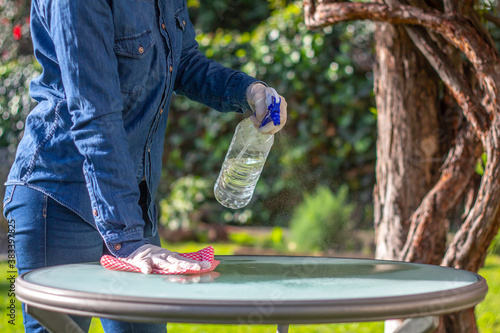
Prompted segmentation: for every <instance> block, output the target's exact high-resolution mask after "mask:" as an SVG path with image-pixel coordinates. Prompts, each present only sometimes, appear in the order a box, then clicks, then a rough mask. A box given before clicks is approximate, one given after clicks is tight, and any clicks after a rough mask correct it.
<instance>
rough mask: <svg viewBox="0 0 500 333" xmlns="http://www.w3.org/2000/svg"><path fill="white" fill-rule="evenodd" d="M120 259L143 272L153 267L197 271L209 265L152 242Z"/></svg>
mask: <svg viewBox="0 0 500 333" xmlns="http://www.w3.org/2000/svg"><path fill="white" fill-rule="evenodd" d="M120 259H121V260H123V261H125V262H127V263H129V264H132V265H134V266H135V267H137V268H139V269H140V270H141V272H142V273H144V274H149V273H151V271H152V270H153V269H154V268H157V269H163V270H167V271H170V272H178V271H182V270H186V269H190V270H193V271H199V270H202V269H207V268H210V266H211V264H210V262H208V261H196V260H193V259H189V258H184V257H182V256H180V255H179V254H178V253H176V252H172V251H169V250H167V249H164V248H161V247H159V246H156V245H152V244H144V245H142V246H141V247H139V248H138V249H137V250H135V251H134V252H132V253H131V254H130V255H129V256H128V257H127V258H120Z"/></svg>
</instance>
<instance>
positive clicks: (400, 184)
mask: <svg viewBox="0 0 500 333" xmlns="http://www.w3.org/2000/svg"><path fill="white" fill-rule="evenodd" d="M375 50H376V58H377V65H376V68H375V71H374V74H375V76H374V77H375V82H374V84H375V87H374V90H375V95H376V104H377V130H378V138H377V165H376V178H377V184H376V185H375V189H374V212H375V228H376V229H375V230H376V239H375V242H376V254H375V255H376V257H377V258H379V259H397V258H399V255H400V252H401V249H402V248H403V246H404V244H405V242H406V238H407V233H408V228H409V223H408V219H409V218H410V216H411V214H412V212H413V211H414V210H415V209H416V208H417V207H418V206H419V205H420V202H421V201H422V199H423V197H424V196H425V194H426V193H427V192H428V191H429V189H430V188H431V187H432V183H433V174H434V173H435V171H436V170H435V166H436V165H435V163H433V160H434V159H435V158H436V157H437V153H438V152H439V138H438V131H437V130H438V128H439V126H438V120H437V119H438V104H437V101H438V86H437V80H436V78H435V76H434V74H433V72H432V69H431V68H430V66H429V65H428V63H427V61H426V60H425V59H424V58H423V57H422V55H421V54H420V53H419V52H418V50H417V49H415V47H414V46H413V45H412V43H411V41H410V39H409V37H408V35H407V34H406V32H405V30H404V28H403V27H396V26H393V25H391V24H386V23H378V24H377V26H376V30H375Z"/></svg>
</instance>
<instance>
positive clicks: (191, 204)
mask: <svg viewBox="0 0 500 333" xmlns="http://www.w3.org/2000/svg"><path fill="white" fill-rule="evenodd" d="M210 191H211V186H210V183H209V182H208V181H207V180H205V179H203V178H200V177H194V176H187V177H182V178H179V179H178V180H176V181H175V182H173V183H172V186H171V191H170V195H169V196H168V197H167V198H165V199H163V200H161V201H160V209H161V218H160V223H161V224H163V225H164V226H166V227H167V228H169V229H172V230H180V229H193V228H194V225H193V224H195V223H196V221H197V219H196V218H194V216H193V214H195V213H196V212H197V211H199V210H200V209H201V205H202V204H203V203H204V202H206V198H207V196H209V195H210Z"/></svg>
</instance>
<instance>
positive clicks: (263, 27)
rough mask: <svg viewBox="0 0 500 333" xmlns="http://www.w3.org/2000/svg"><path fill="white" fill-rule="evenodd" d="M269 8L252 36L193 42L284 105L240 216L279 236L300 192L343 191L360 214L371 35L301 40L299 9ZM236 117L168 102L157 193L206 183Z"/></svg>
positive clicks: (226, 33) (370, 178)
mask: <svg viewBox="0 0 500 333" xmlns="http://www.w3.org/2000/svg"><path fill="white" fill-rule="evenodd" d="M255 5H256V6H258V3H256V4H255ZM273 8H275V9H274V10H273V11H272V12H271V14H270V16H269V17H268V18H267V19H266V17H262V20H261V23H260V24H259V25H258V26H257V27H256V28H255V29H253V30H252V31H239V30H224V29H217V30H215V31H210V32H204V31H203V30H200V31H199V34H198V41H199V43H200V49H201V50H202V51H203V52H204V53H205V54H206V55H207V56H208V57H210V58H212V59H214V60H217V61H219V62H221V63H222V64H224V65H225V66H228V67H231V68H234V69H239V70H242V71H244V72H246V73H248V74H250V75H253V76H255V77H257V78H258V79H261V80H263V81H265V82H267V83H268V84H269V85H270V86H273V87H276V89H277V90H278V91H279V92H281V93H282V94H283V95H284V96H285V98H286V100H287V103H288V110H289V116H288V121H287V125H286V127H285V130H284V131H283V132H282V133H278V134H277V135H276V138H275V144H274V147H273V148H272V150H271V153H270V155H269V157H268V161H267V162H266V165H265V166H264V170H263V173H262V175H261V179H260V180H259V183H258V184H257V188H256V191H255V194H254V198H253V200H252V201H251V203H250V204H249V206H247V209H250V210H252V212H253V217H252V219H251V220H249V222H251V223H254V224H261V225H282V226H286V225H287V223H288V220H289V219H290V216H291V211H292V207H294V206H296V205H298V204H299V203H300V201H301V200H302V191H307V190H311V189H313V188H314V187H315V186H316V184H318V183H325V184H329V185H330V186H336V185H339V184H342V183H347V184H348V185H349V187H350V188H351V190H352V191H353V195H356V196H357V199H358V200H357V201H358V202H360V205H366V204H370V201H371V191H372V186H373V183H374V168H373V170H370V169H369V170H370V171H368V172H367V171H366V170H367V166H368V167H369V166H370V165H371V166H374V163H375V138H376V134H375V130H376V128H375V127H376V115H375V114H374V113H373V110H374V109H373V105H374V101H373V96H372V84H373V83H372V79H371V72H370V69H371V65H372V56H371V53H370V51H371V36H372V35H371V32H372V25H371V24H369V23H363V22H356V23H350V24H339V25H337V26H335V27H329V28H325V29H324V30H322V31H316V32H311V31H309V30H307V28H306V27H305V25H304V23H303V12H302V8H301V4H300V3H296V2H293V3H290V4H288V5H286V6H285V7H280V6H279V5H276V7H273ZM194 19H195V20H196V18H194ZM241 26H244V24H241ZM246 116H248V114H246V115H243V116H242V115H235V114H220V113H218V112H215V111H214V110H209V109H207V108H206V107H203V106H201V105H199V104H196V103H193V102H190V101H189V100H187V99H185V98H175V99H174V101H173V108H172V110H171V112H170V115H169V117H170V119H169V121H170V125H169V128H168V130H167V135H166V137H165V153H166V157H165V163H164V165H165V168H166V169H165V171H166V172H165V173H164V178H163V184H164V185H163V187H162V188H161V190H160V191H161V193H167V192H168V187H167V184H169V183H170V182H172V181H174V180H175V179H176V178H178V177H182V176H183V175H186V174H196V175H203V176H204V177H207V179H213V181H214V182H215V179H216V177H217V174H218V172H219V170H220V167H221V165H222V162H223V159H224V156H225V153H226V151H227V149H228V147H229V143H230V141H231V138H232V135H233V133H234V129H235V127H236V125H237V123H238V122H239V121H241V120H242V119H243V117H246ZM222 214H226V212H225V211H223V212H222ZM226 215H227V214H226ZM226 220H227V219H226ZM235 222H236V221H235ZM363 223H364V225H370V224H371V219H365V218H364V217H361V216H360V217H359V218H358V220H357V224H358V225H359V224H363Z"/></svg>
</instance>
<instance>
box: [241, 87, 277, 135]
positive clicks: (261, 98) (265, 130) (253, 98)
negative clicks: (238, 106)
mask: <svg viewBox="0 0 500 333" xmlns="http://www.w3.org/2000/svg"><path fill="white" fill-rule="evenodd" d="M274 94H276V95H278V93H276V90H274V89H273V88H269V87H266V86H265V85H263V84H262V83H254V84H252V85H250V87H248V89H247V100H248V104H249V105H250V107H251V108H252V111H253V112H254V114H253V115H252V116H251V117H250V119H251V120H252V122H253V123H254V125H255V127H256V128H257V129H258V130H259V132H260V133H262V134H274V133H276V132H278V131H279V130H280V129H282V128H283V126H285V123H286V101H285V98H284V97H283V96H281V95H278V96H279V97H280V98H281V107H280V124H279V125H278V126H275V125H274V123H273V122H272V121H270V122H269V123H267V124H266V125H264V126H262V127H260V124H261V123H262V120H263V119H264V117H265V116H266V114H267V107H268V106H269V104H270V103H271V96H273V95H274Z"/></svg>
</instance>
